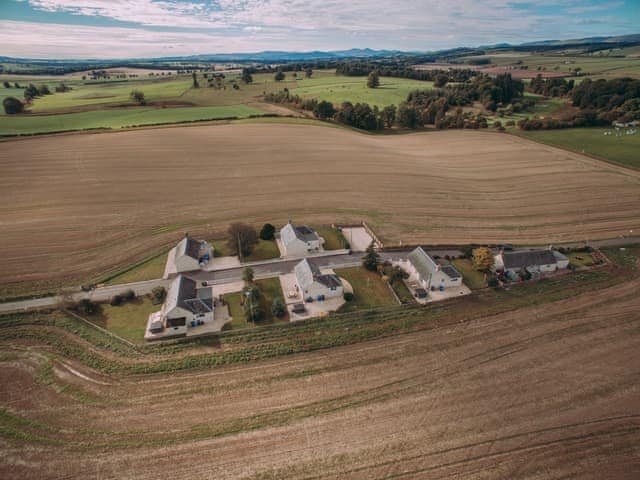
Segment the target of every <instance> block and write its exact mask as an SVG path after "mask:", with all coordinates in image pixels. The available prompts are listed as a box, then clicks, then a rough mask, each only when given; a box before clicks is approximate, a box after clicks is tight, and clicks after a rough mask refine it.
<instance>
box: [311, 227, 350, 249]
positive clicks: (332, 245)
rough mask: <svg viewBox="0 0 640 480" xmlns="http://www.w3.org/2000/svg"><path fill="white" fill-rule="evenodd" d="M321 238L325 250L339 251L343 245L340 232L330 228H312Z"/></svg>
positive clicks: (343, 240) (342, 237)
mask: <svg viewBox="0 0 640 480" xmlns="http://www.w3.org/2000/svg"><path fill="white" fill-rule="evenodd" d="M314 229H315V231H316V232H318V235H320V236H321V237H322V238H324V249H325V250H341V249H343V248H344V245H345V242H346V240H345V238H344V236H343V235H342V232H341V231H340V230H336V229H335V228H331V227H314Z"/></svg>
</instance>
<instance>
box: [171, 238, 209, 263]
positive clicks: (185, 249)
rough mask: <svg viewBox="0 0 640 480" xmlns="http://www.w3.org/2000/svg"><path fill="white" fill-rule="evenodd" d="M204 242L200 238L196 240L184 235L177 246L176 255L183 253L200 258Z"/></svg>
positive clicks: (196, 258)
mask: <svg viewBox="0 0 640 480" xmlns="http://www.w3.org/2000/svg"><path fill="white" fill-rule="evenodd" d="M202 243H203V242H201V241H200V240H196V239H194V238H191V237H184V238H183V239H182V240H180V243H178V247H177V248H176V257H179V256H181V255H187V256H189V257H191V258H193V259H195V260H200V256H201V254H202Z"/></svg>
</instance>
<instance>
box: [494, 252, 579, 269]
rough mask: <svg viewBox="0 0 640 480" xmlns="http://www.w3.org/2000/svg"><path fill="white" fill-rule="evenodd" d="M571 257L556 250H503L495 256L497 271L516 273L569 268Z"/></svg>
mask: <svg viewBox="0 0 640 480" xmlns="http://www.w3.org/2000/svg"><path fill="white" fill-rule="evenodd" d="M568 266H569V259H568V258H567V257H565V256H564V255H562V254H561V253H560V252H558V251H556V250H522V251H515V252H505V251H501V252H500V253H499V254H498V255H496V256H495V269H496V271H504V272H505V273H506V274H510V275H515V274H518V273H520V272H521V271H522V270H523V269H526V270H527V271H528V272H529V273H531V274H532V275H535V274H542V273H550V272H555V271H556V270H559V269H563V268H567V267H568Z"/></svg>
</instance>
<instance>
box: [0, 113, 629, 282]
mask: <svg viewBox="0 0 640 480" xmlns="http://www.w3.org/2000/svg"><path fill="white" fill-rule="evenodd" d="M0 171H1V175H0V245H1V246H2V248H0V265H1V266H2V268H1V269H0V289H1V288H3V286H5V287H6V286H7V285H8V284H10V283H12V282H23V284H25V285H26V284H28V283H26V282H51V283H53V284H55V283H58V284H60V283H65V282H66V283H69V282H70V281H72V280H73V281H80V280H86V279H87V278H88V277H91V276H94V275H97V274H100V273H102V272H104V271H105V270H106V269H114V268H117V267H119V266H122V265H125V264H127V263H130V262H131V261H132V260H136V259H141V258H144V257H146V256H148V255H149V254H151V253H153V252H154V251H156V250H157V249H159V248H160V247H163V246H168V245H170V244H171V243H172V242H174V241H176V240H177V239H178V238H179V237H180V236H182V235H183V233H184V231H186V230H188V231H189V232H190V233H192V234H211V233H213V232H222V231H224V230H226V226H227V225H228V223H229V222H232V221H238V220H244V221H249V222H255V223H256V224H259V223H261V222H265V221H269V222H272V223H282V222H284V221H286V220H287V219H289V218H292V219H294V220H297V221H300V222H306V223H324V222H333V221H347V220H360V219H366V220H369V221H370V223H371V224H372V225H373V226H374V228H376V230H377V231H378V232H379V233H380V235H381V237H382V238H383V239H386V240H387V241H389V242H390V243H394V242H398V241H400V240H402V241H403V242H404V243H405V244H406V243H417V242H423V243H457V244H460V243H465V242H514V243H516V242H518V243H524V242H527V243H541V244H542V243H547V242H555V241H569V240H584V239H594V238H607V237H614V236H617V235H621V234H627V233H628V232H629V230H632V229H633V230H636V231H640V207H639V205H640V173H639V172H632V171H627V170H625V169H622V168H619V167H615V166H611V165H608V164H605V163H600V162H597V161H594V160H591V159H589V158H586V157H583V156H581V155H577V154H574V153H570V152H567V151H563V150H560V149H556V148H553V147H548V146H544V145H540V144H537V143H533V142H530V141H527V140H525V139H521V138H515V137H512V136H507V135H501V134H495V133H488V132H473V131H450V132H434V133H422V134H413V135H399V136H369V135H362V134H358V133H354V132H351V131H347V130H342V129H336V128H325V127H314V126H305V125H276V124H269V125H266V124H264V125H259V124H254V125H249V124H247V125H227V126H195V127H180V128H163V129H150V130H140V131H130V132H121V133H109V134H92V135H65V136H58V137H48V138H35V139H28V140H16V141H10V142H4V143H0Z"/></svg>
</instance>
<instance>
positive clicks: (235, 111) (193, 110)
mask: <svg viewBox="0 0 640 480" xmlns="http://www.w3.org/2000/svg"><path fill="white" fill-rule="evenodd" d="M263 113H264V112H262V111H260V110H258V109H255V108H252V107H248V106H246V105H235V106H226V107H176V108H152V107H139V108H122V109H114V110H95V111H90V112H80V113H65V114H59V115H29V114H24V115H16V116H8V115H0V136H1V135H28V134H34V133H47V132H61V131H72V130H84V129H92V128H114V129H117V128H123V127H131V126H141V125H157V124H164V123H179V122H193V121H199V120H215V119H221V118H230V117H248V116H250V115H261V114H263Z"/></svg>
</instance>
